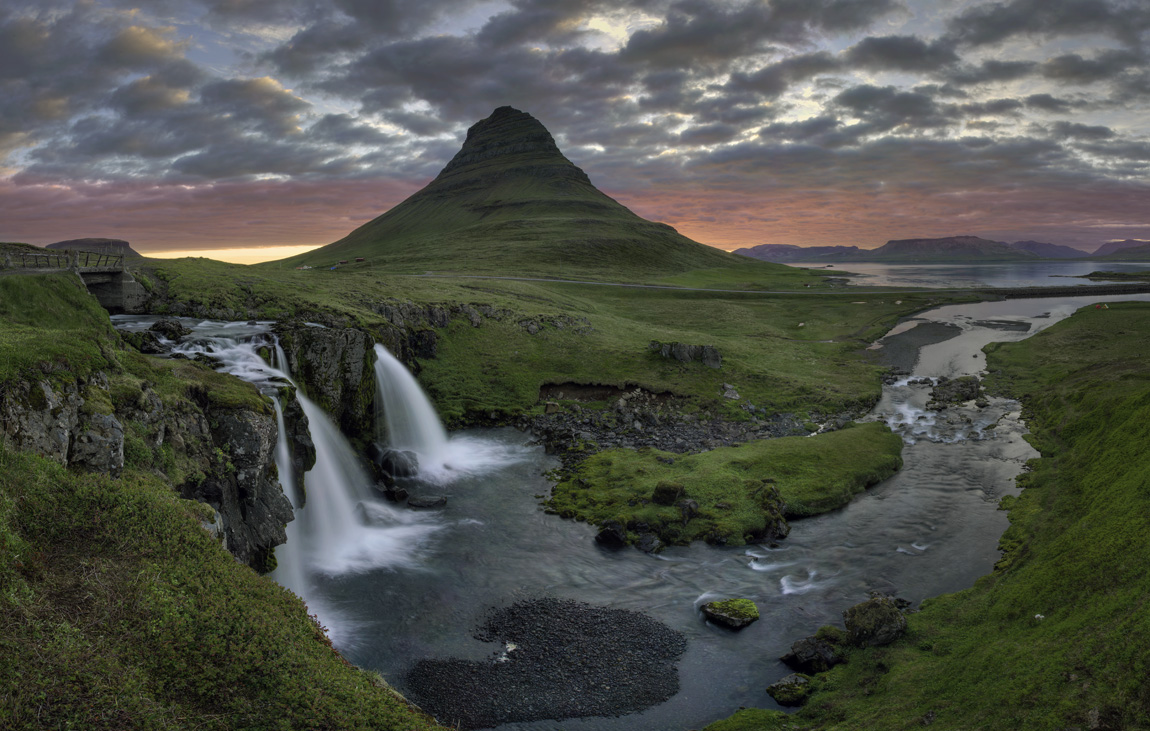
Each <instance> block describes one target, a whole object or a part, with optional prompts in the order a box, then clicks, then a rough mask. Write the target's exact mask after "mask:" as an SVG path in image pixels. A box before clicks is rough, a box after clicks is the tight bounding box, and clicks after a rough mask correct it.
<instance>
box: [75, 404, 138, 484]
mask: <svg viewBox="0 0 1150 731" xmlns="http://www.w3.org/2000/svg"><path fill="white" fill-rule="evenodd" d="M68 462H69V463H70V464H73V465H78V466H80V467H83V468H84V469H88V470H92V471H93V472H103V473H105V474H110V475H119V474H120V470H122V469H123V468H124V427H123V425H122V424H120V422H119V420H118V419H116V417H115V416H112V415H110V414H92V415H91V416H89V417H87V418H86V419H84V420H82V421H81V423H80V425H79V428H78V429H77V430H76V433H75V434H74V435H73V436H72V447H71V450H70V451H69V455H68Z"/></svg>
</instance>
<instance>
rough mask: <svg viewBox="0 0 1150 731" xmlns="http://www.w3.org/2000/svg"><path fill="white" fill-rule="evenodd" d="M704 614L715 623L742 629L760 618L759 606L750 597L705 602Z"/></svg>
mask: <svg viewBox="0 0 1150 731" xmlns="http://www.w3.org/2000/svg"><path fill="white" fill-rule="evenodd" d="M703 614H704V615H705V616H706V617H707V619H709V620H711V621H712V622H714V623H715V624H720V625H722V626H724V627H728V628H730V629H742V628H743V627H746V626H747V625H748V624H750V623H751V622H754V621H755V620H757V619H758V618H759V608H758V607H756V606H755V603H754V602H753V601H751V600H750V599H726V600H724V601H719V602H708V603H706V604H704V605H703Z"/></svg>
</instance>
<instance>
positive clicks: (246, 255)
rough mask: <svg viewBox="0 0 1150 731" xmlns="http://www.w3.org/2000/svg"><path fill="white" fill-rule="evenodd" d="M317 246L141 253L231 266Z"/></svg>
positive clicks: (287, 255)
mask: <svg viewBox="0 0 1150 731" xmlns="http://www.w3.org/2000/svg"><path fill="white" fill-rule="evenodd" d="M318 248H319V246H318V245H315V246H312V245H307V246H260V247H258V248H253V247H248V248H231V249H192V250H181V251H141V252H140V253H141V254H143V255H144V256H147V257H151V258H152V259H182V258H184V257H188V256H202V257H205V258H207V259H215V260H216V261H226V262H229V263H231V264H259V263H261V262H265V261H275V260H276V259H286V258H287V257H289V256H295V255H296V254H304V253H306V252H308V251H312V250H314V249H318Z"/></svg>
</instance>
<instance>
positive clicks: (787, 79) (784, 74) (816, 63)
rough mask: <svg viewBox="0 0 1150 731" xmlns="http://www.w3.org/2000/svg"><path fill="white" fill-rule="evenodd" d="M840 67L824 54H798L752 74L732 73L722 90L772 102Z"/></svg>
mask: <svg viewBox="0 0 1150 731" xmlns="http://www.w3.org/2000/svg"><path fill="white" fill-rule="evenodd" d="M841 67H842V63H841V62H840V61H839V60H838V59H837V58H835V57H834V56H832V55H831V54H829V53H827V52H826V51H820V52H818V53H808V54H802V55H798V56H791V57H790V58H786V59H784V60H782V61H779V62H777V63H773V64H770V65H768V66H764V67H763V68H761V69H759V70H758V71H755V72H752V73H742V72H735V73H733V74H731V76H730V78H729V80H728V81H727V84H726V86H725V87H723V88H724V89H726V90H727V91H734V92H740V91H752V92H755V93H757V94H761V95H762V96H765V97H767V98H768V99H774V98H777V97H779V96H782V95H783V93H784V92H786V91H787V90H788V89H789V88H790V87H791V85H792V84H795V83H797V82H800V81H806V80H807V79H810V78H813V77H814V76H817V75H818V74H823V73H828V72H833V71H837V70H839V69H840V68H841Z"/></svg>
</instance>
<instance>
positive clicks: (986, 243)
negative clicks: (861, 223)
mask: <svg viewBox="0 0 1150 731" xmlns="http://www.w3.org/2000/svg"><path fill="white" fill-rule="evenodd" d="M734 253H735V254H740V255H742V256H749V257H751V258H753V259H761V260H763V261H773V262H811V263H817V262H827V263H832V262H876V263H878V262H889V263H900V262H901V263H912V262H922V263H932V262H933V263H946V262H1009V261H1037V260H1041V259H1099V258H1104V259H1110V260H1122V259H1129V260H1136V261H1138V260H1146V259H1150V242H1146V241H1138V240H1135V239H1127V240H1125V241H1110V242H1107V243H1105V244H1102V245H1101V246H1099V247H1098V249H1096V250H1095V251H1094V253H1093V254H1088V253H1087V252H1085V251H1081V250H1080V249H1075V248H1073V247H1070V246H1062V245H1059V244H1047V243H1043V242H1041V241H1015V242H1013V243H1007V242H1004V241H991V240H990V239H984V238H980V237H978V236H947V237H944V238H938V239H895V240H892V241H888V242H886V243H885V244H884V245H882V246H880V247H879V248H877V249H869V250H868V249H860V248H858V247H857V246H792V245H788V244H762V245H759V246H753V247H749V248H744V249H736V250H735V252H734Z"/></svg>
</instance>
